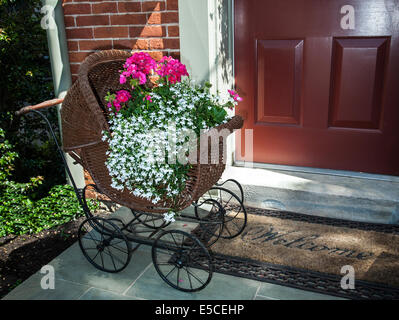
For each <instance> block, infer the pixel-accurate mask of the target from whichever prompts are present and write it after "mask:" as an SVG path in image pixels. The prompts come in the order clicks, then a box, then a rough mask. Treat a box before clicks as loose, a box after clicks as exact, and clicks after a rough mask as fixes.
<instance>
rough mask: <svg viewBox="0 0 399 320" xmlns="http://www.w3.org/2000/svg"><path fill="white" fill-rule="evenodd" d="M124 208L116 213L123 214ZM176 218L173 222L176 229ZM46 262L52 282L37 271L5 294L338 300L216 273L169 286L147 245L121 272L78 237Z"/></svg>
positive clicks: (55, 297)
mask: <svg viewBox="0 0 399 320" xmlns="http://www.w3.org/2000/svg"><path fill="white" fill-rule="evenodd" d="M123 211H124V208H122V209H120V210H119V212H117V214H118V215H119V214H121V213H122V214H123ZM177 225H178V224H173V228H174V229H176V226H177ZM49 265H51V266H53V267H54V273H55V274H54V275H55V288H54V289H47V290H44V289H42V288H41V285H40V282H41V279H42V277H43V276H44V275H43V274H41V273H40V271H39V272H37V273H36V274H34V275H32V276H31V277H30V278H29V279H27V280H26V281H24V282H23V283H22V284H20V285H19V286H18V287H16V288H15V289H14V290H13V291H11V292H10V293H9V294H8V295H7V296H5V297H4V298H3V299H5V300H181V299H182V300H224V299H226V300H253V299H255V300H338V299H340V298H338V297H334V296H329V295H323V294H319V293H314V292H309V291H304V290H299V289H294V288H290V287H285V286H280V285H275V284H270V283H266V282H260V281H254V280H249V279H245V278H239V277H234V276H229V275H224V274H220V273H214V274H213V278H212V280H211V282H210V284H209V285H208V286H207V287H206V288H205V289H203V290H201V291H199V292H195V293H185V292H181V291H178V290H175V289H173V288H171V287H170V286H168V285H167V284H166V283H165V282H164V281H163V280H162V279H161V278H160V277H159V275H158V274H157V272H156V270H155V268H154V266H153V264H152V259H151V248H150V246H144V245H142V246H140V247H139V248H138V249H137V250H136V251H135V252H134V253H133V254H132V259H131V261H130V264H129V265H128V266H127V268H126V269H124V270H123V271H121V272H119V273H106V272H102V271H100V270H97V269H95V268H94V267H93V266H92V265H91V264H90V263H89V262H88V261H87V260H86V259H85V258H84V256H83V255H82V252H81V250H80V248H79V244H78V243H77V242H76V243H75V244H73V245H72V246H71V247H69V248H68V249H67V250H65V251H64V252H63V253H62V254H60V255H59V256H58V257H57V258H55V259H54V260H52V261H51V262H50V263H49Z"/></svg>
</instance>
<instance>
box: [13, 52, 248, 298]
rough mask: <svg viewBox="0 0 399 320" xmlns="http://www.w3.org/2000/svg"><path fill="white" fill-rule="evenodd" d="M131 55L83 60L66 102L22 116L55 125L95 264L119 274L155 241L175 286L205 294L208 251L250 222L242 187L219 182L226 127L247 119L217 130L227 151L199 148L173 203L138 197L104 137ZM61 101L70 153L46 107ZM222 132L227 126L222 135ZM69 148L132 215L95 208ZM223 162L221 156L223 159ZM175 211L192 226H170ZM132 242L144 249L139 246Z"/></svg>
mask: <svg viewBox="0 0 399 320" xmlns="http://www.w3.org/2000/svg"><path fill="white" fill-rule="evenodd" d="M128 57H130V53H128V52H125V51H118V50H108V51H101V52H98V53H95V54H92V55H90V56H89V57H87V58H86V60H85V61H84V62H83V63H82V65H81V67H80V70H79V77H78V79H77V81H76V82H75V83H74V84H73V86H72V87H71V88H70V89H69V91H68V93H67V95H66V96H65V99H53V100H50V101H45V102H43V103H40V104H38V105H35V106H28V107H24V108H22V109H21V110H19V111H18V112H17V115H23V114H26V113H28V112H32V113H35V114H38V115H39V116H40V117H42V118H43V119H44V120H45V121H46V122H47V125H48V128H49V131H50V132H51V135H52V137H53V139H54V141H55V144H56V145H57V147H58V151H59V153H60V156H61V158H62V160H63V163H64V165H65V166H66V172H67V174H68V176H69V178H70V181H71V182H72V185H73V187H74V190H75V193H76V197H77V199H78V201H79V203H80V205H81V207H82V209H83V211H84V213H85V215H86V218H87V219H86V220H84V221H83V222H82V223H81V225H80V227H79V231H78V237H79V246H80V248H81V250H82V253H83V255H84V256H85V257H86V259H87V260H88V261H89V262H90V263H91V264H92V265H93V266H95V267H96V268H97V269H99V270H102V271H105V272H112V273H115V272H119V271H121V270H123V269H125V268H126V267H127V265H128V264H129V262H130V260H131V258H132V254H133V252H134V251H135V249H136V248H137V247H138V246H139V245H149V246H151V247H152V260H153V263H154V267H155V270H156V271H157V272H158V274H159V275H160V277H161V278H162V279H163V280H164V281H165V282H166V283H167V284H168V285H170V286H171V287H173V288H175V289H178V290H181V291H185V292H194V291H198V290H201V289H203V288H205V287H206V286H207V285H208V283H209V282H210V280H211V278H212V274H213V260H212V258H211V256H210V254H209V252H208V248H209V247H210V246H211V245H212V244H214V243H215V242H216V241H217V240H218V239H220V238H224V239H232V238H234V237H237V236H238V235H239V234H241V233H242V232H243V230H244V228H245V226H246V223H247V213H246V210H245V206H244V204H243V203H244V194H243V189H242V187H241V185H240V184H239V183H238V182H237V181H235V180H233V179H228V180H226V181H224V182H220V183H218V182H219V179H220V177H221V175H222V173H223V171H224V169H225V164H224V160H225V159H224V150H223V149H224V148H223V143H224V138H223V136H225V133H226V131H227V133H231V132H233V130H234V129H239V128H241V127H242V125H243V120H242V118H241V117H239V116H235V117H233V118H232V119H231V120H230V121H229V122H227V123H225V124H223V125H220V126H218V127H216V129H217V130H211V131H210V132H212V133H211V135H210V136H208V137H207V139H210V141H216V144H217V142H219V145H218V146H219V148H212V146H211V145H209V147H208V148H204V150H201V148H198V153H197V156H198V158H197V159H199V160H201V161H200V163H199V164H195V165H193V166H192V168H191V169H190V171H189V173H188V179H187V181H186V185H185V189H184V190H183V191H182V192H181V193H180V194H179V195H178V197H177V199H174V200H175V201H174V202H173V203H172V200H170V199H166V198H165V199H161V200H160V201H159V202H158V203H156V204H154V203H152V202H150V201H149V200H146V199H143V198H139V197H136V196H134V195H133V194H132V193H131V192H130V191H127V190H126V191H119V190H116V189H114V188H113V187H111V177H110V175H109V172H108V169H107V167H106V164H105V163H106V160H107V154H106V152H107V150H108V143H107V142H106V141H103V140H102V137H103V131H104V130H108V131H109V126H108V121H107V119H108V113H107V112H108V111H107V109H106V108H105V105H106V103H105V99H104V98H103V97H105V95H106V93H107V92H108V91H116V90H120V89H129V88H128V87H127V86H124V85H121V84H120V83H119V70H121V69H122V66H123V64H124V62H125V61H126V59H127V58H128ZM59 103H62V109H61V122H62V139H63V148H62V149H63V150H62V149H61V147H60V146H59V143H58V141H57V138H56V135H55V134H54V132H53V130H52V127H51V124H50V122H49V121H48V119H47V118H46V116H45V115H44V114H43V113H42V112H40V111H39V110H40V109H43V108H47V107H50V106H54V105H57V104H59ZM222 129H227V130H225V131H224V132H223V134H220V135H219V134H218V133H219V132H220V130H222ZM215 139H216V140H215ZM217 139H219V140H217ZM62 151H65V152H67V153H68V154H69V155H70V156H71V157H72V158H74V159H75V160H76V162H78V163H79V164H81V165H82V166H83V168H85V169H86V170H87V171H88V172H89V174H90V175H91V177H92V178H93V180H94V183H95V185H94V188H95V189H96V190H97V191H98V192H100V193H102V194H104V195H105V196H107V197H109V198H110V199H111V200H112V201H114V202H116V203H118V204H120V205H123V206H126V207H127V208H129V209H130V213H131V215H129V216H130V218H131V219H130V220H129V219H127V218H126V217H125V218H123V217H122V218H121V216H118V215H117V214H115V215H112V216H109V217H107V218H101V217H99V216H97V215H94V214H93V213H92V212H90V209H89V207H88V205H87V202H86V190H87V188H88V186H86V187H84V188H83V190H79V189H78V188H77V186H76V183H75V181H74V179H73V176H72V174H71V172H70V170H69V168H68V166H67V162H66V159H65V157H64V153H63V152H62ZM201 152H202V153H203V154H201ZM213 153H214V154H213ZM204 158H208V161H207V163H204V161H203V159H204ZM215 159H217V160H218V161H217V162H216V163H215V162H214V160H215ZM205 162H206V161H205ZM228 185H230V186H232V187H234V188H235V191H236V190H238V192H239V194H238V195H237V194H236V193H234V192H233V191H231V190H230V189H229V188H227V186H228ZM215 194H216V198H215ZM176 200H177V201H176ZM176 204H177V205H176ZM190 205H192V207H193V210H191V208H188V209H187V210H188V211H189V212H185V211H184V210H183V209H185V208H187V207H189V206H190ZM170 208H173V210H176V209H177V210H183V211H181V212H180V213H179V215H178V217H176V220H179V221H184V223H183V224H181V225H180V227H176V228H175V229H173V228H172V229H171V228H166V227H167V226H168V225H169V224H170V221H169V222H167V221H165V220H164V217H163V215H162V214H161V213H165V212H167V211H168V210H169V209H170ZM204 208H205V209H204ZM187 210H186V211H187ZM186 222H188V224H187V223H186ZM189 225H191V227H189ZM171 227H173V225H172V226H171ZM182 228H183V229H182ZM192 228H195V229H192ZM132 243H134V244H136V246H135V247H132ZM165 257H166V260H165ZM165 267H166V268H168V267H170V268H171V269H170V270H168V269H165ZM180 270H181V271H182V272H180ZM166 298H167V297H166Z"/></svg>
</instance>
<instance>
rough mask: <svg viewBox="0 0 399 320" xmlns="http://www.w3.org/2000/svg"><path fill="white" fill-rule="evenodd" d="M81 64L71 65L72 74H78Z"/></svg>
mask: <svg viewBox="0 0 399 320" xmlns="http://www.w3.org/2000/svg"><path fill="white" fill-rule="evenodd" d="M79 67H80V64H71V73H72V74H78V72H79Z"/></svg>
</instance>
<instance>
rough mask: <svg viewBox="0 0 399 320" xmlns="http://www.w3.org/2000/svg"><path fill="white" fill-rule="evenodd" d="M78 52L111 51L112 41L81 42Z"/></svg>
mask: <svg viewBox="0 0 399 320" xmlns="http://www.w3.org/2000/svg"><path fill="white" fill-rule="evenodd" d="M79 49H80V50H105V49H112V40H81V41H79Z"/></svg>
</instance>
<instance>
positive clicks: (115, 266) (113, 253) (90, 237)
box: [79, 217, 131, 273]
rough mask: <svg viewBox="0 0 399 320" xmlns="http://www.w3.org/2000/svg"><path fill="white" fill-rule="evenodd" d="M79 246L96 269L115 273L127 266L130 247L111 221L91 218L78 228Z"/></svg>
mask: <svg viewBox="0 0 399 320" xmlns="http://www.w3.org/2000/svg"><path fill="white" fill-rule="evenodd" d="M79 246H80V249H81V250H82V252H83V255H84V256H85V257H86V259H87V260H88V261H89V262H90V263H91V264H92V265H93V266H95V267H96V268H97V269H99V270H102V271H105V272H111V273H116V272H119V271H122V270H123V269H125V268H126V266H127V265H128V264H129V261H130V258H131V245H130V242H129V241H128V240H127V238H126V236H125V235H124V234H123V233H122V231H121V230H120V228H119V227H118V226H117V225H116V224H115V223H114V222H112V221H110V220H106V219H103V218H99V217H91V218H88V219H86V220H85V221H83V222H82V224H81V225H80V227H79Z"/></svg>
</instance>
